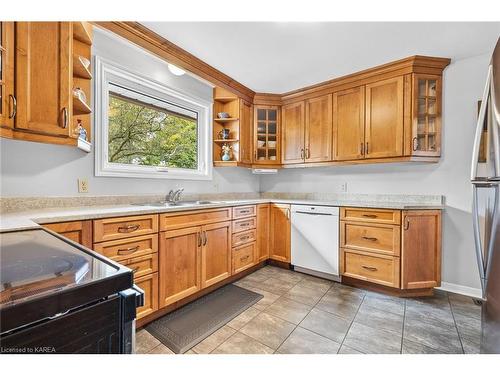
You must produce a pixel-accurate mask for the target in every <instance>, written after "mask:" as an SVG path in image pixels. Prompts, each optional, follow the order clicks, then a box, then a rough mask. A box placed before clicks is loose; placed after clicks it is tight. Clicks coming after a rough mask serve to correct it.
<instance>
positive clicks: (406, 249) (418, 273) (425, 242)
mask: <svg viewBox="0 0 500 375" xmlns="http://www.w3.org/2000/svg"><path fill="white" fill-rule="evenodd" d="M400 218H402V219H401V220H400ZM386 223H392V224H386ZM340 247H341V256H340V258H341V273H342V276H345V277H348V278H350V279H357V280H362V281H364V282H369V283H373V284H378V285H382V286H384V287H390V288H393V289H399V290H400V292H401V293H403V292H404V293H406V294H408V295H409V294H410V293H413V294H412V295H428V294H429V292H431V291H432V288H434V287H438V286H440V285H441V211H440V210H383V209H363V208H341V210H340Z"/></svg>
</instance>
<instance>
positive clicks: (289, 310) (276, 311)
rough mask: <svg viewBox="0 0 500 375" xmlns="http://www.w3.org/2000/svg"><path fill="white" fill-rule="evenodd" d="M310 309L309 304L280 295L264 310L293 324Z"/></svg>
mask: <svg viewBox="0 0 500 375" xmlns="http://www.w3.org/2000/svg"><path fill="white" fill-rule="evenodd" d="M310 310H311V306H309V305H305V304H303V303H300V302H297V301H294V300H291V299H288V298H285V297H280V298H278V299H277V300H276V302H274V303H273V304H272V305H271V306H269V307H268V308H267V309H266V310H265V312H266V313H268V314H271V315H274V316H277V317H278V318H281V319H284V320H286V321H287V322H290V323H293V324H299V323H300V322H301V320H302V319H304V317H305V316H306V315H307V313H308V312H309V311H310Z"/></svg>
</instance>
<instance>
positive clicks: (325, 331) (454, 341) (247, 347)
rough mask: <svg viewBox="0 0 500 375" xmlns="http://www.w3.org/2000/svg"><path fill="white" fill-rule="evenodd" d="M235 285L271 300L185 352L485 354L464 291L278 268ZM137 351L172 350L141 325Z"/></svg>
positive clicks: (478, 324)
mask: <svg viewBox="0 0 500 375" xmlns="http://www.w3.org/2000/svg"><path fill="white" fill-rule="evenodd" d="M235 284H236V285H239V286H241V287H243V288H247V289H250V290H253V291H255V292H257V293H260V294H262V295H263V296H264V298H263V299H261V300H260V301H259V302H258V303H256V304H255V305H253V306H252V307H250V308H249V309H247V310H246V311H244V312H243V313H241V314H240V315H239V316H237V317H236V318H234V319H233V320H232V321H230V322H229V323H227V324H226V325H225V326H223V327H222V328H220V329H219V330H218V331H216V332H214V333H213V334H212V335H211V336H209V337H207V338H206V339H205V340H203V341H202V342H200V343H199V344H198V345H196V346H195V347H193V348H192V349H191V350H189V351H188V352H187V353H186V354H208V353H214V354H271V353H276V354H279V353H286V354H301V353H317V354H320V353H328V354H336V353H338V354H351V353H355V354H361V353H371V354H373V353H403V354H417V353H425V354H432V353H466V354H474V353H478V352H479V338H480V327H481V321H480V313H481V308H480V306H477V305H475V304H474V303H473V301H472V299H471V298H467V297H464V296H460V295H456V294H451V293H445V292H439V291H437V293H436V295H435V296H433V297H427V298H412V299H403V298H397V297H390V296H386V295H382V294H378V293H374V292H369V291H365V290H362V289H356V288H351V287H348V286H344V285H341V284H339V283H335V282H330V281H327V280H323V279H319V278H316V277H312V276H309V275H304V274H301V273H298V272H293V271H288V270H284V269H281V268H277V267H271V266H266V267H264V268H261V269H259V270H258V271H256V272H254V273H252V274H250V275H248V276H246V277H245V278H243V279H241V280H239V281H237V282H235ZM137 353H141V354H144V353H151V354H168V353H172V351H170V349H168V348H167V347H165V346H164V345H163V344H161V343H160V342H159V341H158V340H157V339H156V338H154V337H153V336H151V335H150V334H149V333H148V332H147V331H146V330H140V331H139V332H137Z"/></svg>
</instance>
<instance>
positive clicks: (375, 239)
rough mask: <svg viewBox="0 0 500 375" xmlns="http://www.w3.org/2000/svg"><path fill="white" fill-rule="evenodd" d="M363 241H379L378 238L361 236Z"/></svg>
mask: <svg viewBox="0 0 500 375" xmlns="http://www.w3.org/2000/svg"><path fill="white" fill-rule="evenodd" d="M361 238H362V239H364V240H367V241H377V239H378V238H377V237H366V236H361Z"/></svg>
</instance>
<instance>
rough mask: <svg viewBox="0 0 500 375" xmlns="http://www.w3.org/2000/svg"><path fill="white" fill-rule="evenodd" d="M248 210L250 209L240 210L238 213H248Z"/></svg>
mask: <svg viewBox="0 0 500 375" xmlns="http://www.w3.org/2000/svg"><path fill="white" fill-rule="evenodd" d="M249 212H250V210H241V211H240V214H248V213H249Z"/></svg>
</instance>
